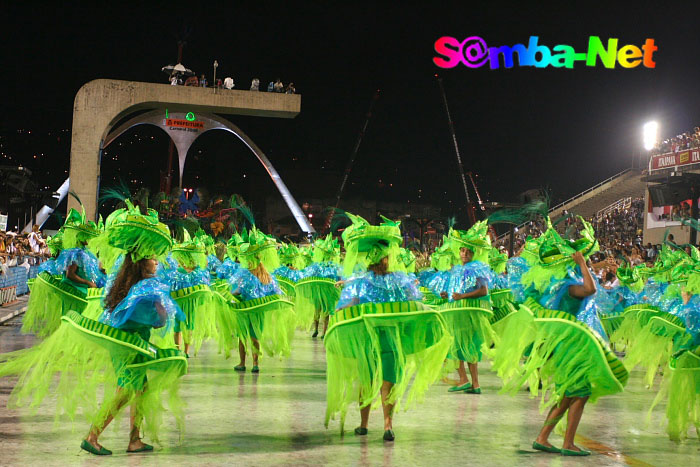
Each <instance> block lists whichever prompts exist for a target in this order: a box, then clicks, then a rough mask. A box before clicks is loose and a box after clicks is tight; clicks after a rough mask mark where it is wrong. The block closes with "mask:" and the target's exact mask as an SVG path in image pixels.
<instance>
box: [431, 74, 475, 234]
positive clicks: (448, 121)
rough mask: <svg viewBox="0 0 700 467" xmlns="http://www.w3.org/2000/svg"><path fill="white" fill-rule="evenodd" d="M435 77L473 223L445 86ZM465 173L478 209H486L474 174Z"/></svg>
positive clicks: (471, 204)
mask: <svg viewBox="0 0 700 467" xmlns="http://www.w3.org/2000/svg"><path fill="white" fill-rule="evenodd" d="M435 78H437V81H438V85H439V86H440V94H441V95H442V103H443V104H444V106H445V113H446V114H447V124H448V126H449V128H450V134H451V135H452V144H453V146H454V149H455V155H456V156H457V168H458V169H459V175H460V177H461V178H462V186H463V187H464V196H465V198H466V200H467V215H468V216H469V222H470V224H471V225H474V224H476V221H477V217H476V206H474V203H473V202H472V200H471V197H470V196H469V188H467V178H466V176H465V172H464V166H463V165H462V156H461V154H460V153H459V145H458V144H457V135H456V134H455V127H454V124H453V123H452V115H450V107H449V106H448V105H447V95H446V94H445V87H444V86H443V84H442V78H440V76H438V75H437V74H436V75H435ZM466 175H468V176H469V181H470V182H471V184H472V189H473V190H474V193H476V199H477V203H478V206H479V209H480V210H481V211H486V208H485V207H484V203H483V201H482V200H481V195H480V194H479V189H478V188H477V187H476V182H475V181H474V176H473V175H472V172H467V173H466Z"/></svg>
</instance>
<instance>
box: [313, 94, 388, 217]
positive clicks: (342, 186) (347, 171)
mask: <svg viewBox="0 0 700 467" xmlns="http://www.w3.org/2000/svg"><path fill="white" fill-rule="evenodd" d="M380 93H381V89H377V92H375V93H374V96H373V97H372V102H370V104H369V110H367V116H366V118H365V123H364V125H362V129H361V130H360V133H359V134H358V135H357V141H355V147H354V148H353V149H352V152H351V153H350V159H348V163H347V165H346V166H345V172H344V173H343V180H342V181H341V182H340V187H339V188H338V192H337V193H336V195H335V209H334V210H333V211H331V212H329V213H328V218H327V219H326V225H325V228H326V230H327V229H329V228H330V227H331V221H332V220H333V215H334V213H335V210H336V209H338V206H339V205H340V198H341V197H342V196H343V191H345V185H346V184H347V182H348V178H349V177H350V172H352V166H353V164H354V163H355V158H356V157H357V152H358V151H359V150H360V144H362V139H363V138H364V136H365V131H366V130H367V125H368V124H369V120H370V119H371V118H372V109H374V104H375V103H376V102H377V100H379V94H380Z"/></svg>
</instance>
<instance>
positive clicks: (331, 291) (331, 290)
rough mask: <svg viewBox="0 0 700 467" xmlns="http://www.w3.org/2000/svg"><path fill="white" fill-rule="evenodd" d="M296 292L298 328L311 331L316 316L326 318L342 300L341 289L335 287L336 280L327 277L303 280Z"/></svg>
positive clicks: (295, 306) (295, 302)
mask: <svg viewBox="0 0 700 467" xmlns="http://www.w3.org/2000/svg"><path fill="white" fill-rule="evenodd" d="M294 290H295V291H294V293H295V300H294V308H295V311H296V314H297V326H299V327H300V328H301V329H310V328H311V325H312V324H313V322H314V317H315V316H317V315H319V316H321V317H324V316H327V315H328V314H330V313H332V312H333V310H335V305H336V304H337V303H338V299H339V298H340V289H339V288H338V287H336V286H335V280H333V279H329V278H326V277H307V278H304V279H301V280H300V281H299V282H297V284H296V286H295V287H294Z"/></svg>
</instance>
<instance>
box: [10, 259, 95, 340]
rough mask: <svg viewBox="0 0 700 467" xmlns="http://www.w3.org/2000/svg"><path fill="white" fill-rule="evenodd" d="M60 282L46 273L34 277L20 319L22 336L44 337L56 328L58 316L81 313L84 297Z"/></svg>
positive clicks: (57, 277) (58, 321) (84, 304)
mask: <svg viewBox="0 0 700 467" xmlns="http://www.w3.org/2000/svg"><path fill="white" fill-rule="evenodd" d="M62 279H63V277H62V276H52V275H51V274H49V273H48V272H42V273H41V274H39V275H38V276H37V277H36V279H35V280H34V282H33V283H32V286H31V293H30V295H29V302H28V303H27V311H25V313H24V316H23V318H22V332H23V333H25V334H34V335H36V336H37V337H39V338H45V337H48V336H50V335H51V334H53V333H54V332H55V331H56V329H58V327H59V326H60V324H61V316H63V315H65V314H66V313H68V312H69V311H76V312H78V313H82V312H83V310H84V309H85V307H86V306H87V304H88V302H87V299H86V296H85V293H83V292H82V291H81V290H79V289H77V288H75V287H73V286H71V285H70V284H67V283H65V282H63V281H62Z"/></svg>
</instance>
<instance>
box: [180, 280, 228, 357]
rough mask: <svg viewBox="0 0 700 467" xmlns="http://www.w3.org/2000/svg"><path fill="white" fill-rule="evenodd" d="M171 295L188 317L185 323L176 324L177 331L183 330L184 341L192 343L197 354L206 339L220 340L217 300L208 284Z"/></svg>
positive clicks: (187, 288)
mask: <svg viewBox="0 0 700 467" xmlns="http://www.w3.org/2000/svg"><path fill="white" fill-rule="evenodd" d="M170 295H171V296H172V297H173V300H175V303H177V304H178V305H179V306H180V308H181V309H182V312H183V313H184V314H185V317H186V321H185V322H184V323H180V322H177V323H176V324H175V332H182V337H183V341H184V342H185V344H190V345H192V348H193V349H194V353H195V355H196V354H197V353H198V352H199V349H200V348H201V347H202V343H204V341H205V340H207V339H214V340H218V338H219V332H218V327H217V308H216V306H217V301H216V300H215V296H214V292H212V290H211V289H210V288H209V286H208V285H206V284H199V285H195V286H192V287H186V288H184V289H180V290H175V291H173V292H171V293H170Z"/></svg>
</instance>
